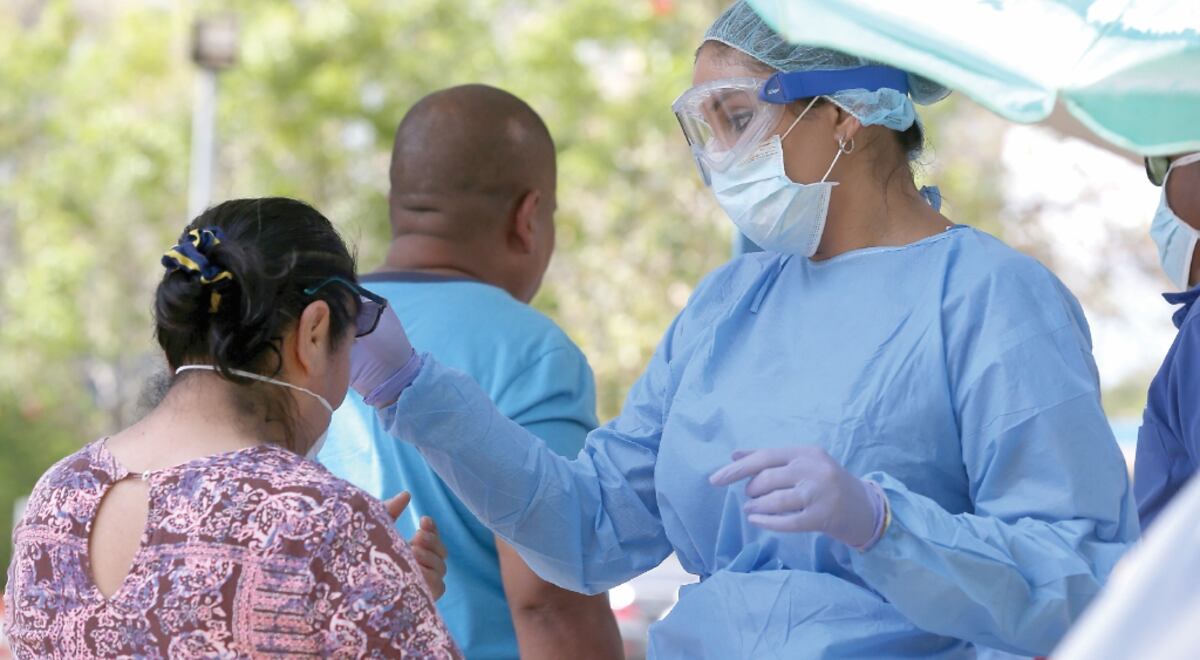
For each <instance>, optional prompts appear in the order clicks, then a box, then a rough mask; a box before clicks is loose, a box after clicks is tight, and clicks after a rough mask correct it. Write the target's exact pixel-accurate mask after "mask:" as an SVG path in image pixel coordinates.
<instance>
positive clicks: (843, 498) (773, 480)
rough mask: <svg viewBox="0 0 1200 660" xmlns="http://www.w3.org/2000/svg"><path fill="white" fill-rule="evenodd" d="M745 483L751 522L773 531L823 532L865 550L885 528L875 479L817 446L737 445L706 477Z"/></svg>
mask: <svg viewBox="0 0 1200 660" xmlns="http://www.w3.org/2000/svg"><path fill="white" fill-rule="evenodd" d="M746 478H750V481H749V482H747V483H746V497H748V498H750V499H749V501H747V502H746V504H745V506H744V507H743V510H744V511H745V512H746V514H747V520H749V521H750V523H751V524H753V525H757V526H759V527H763V528H765V529H770V530H774V531H776V532H823V533H825V534H828V535H829V536H832V537H833V538H835V539H837V540H839V541H841V542H842V543H845V544H846V545H849V546H851V547H854V548H857V549H859V550H865V549H867V548H869V547H870V546H872V545H874V543H875V541H877V540H879V537H880V536H882V534H883V532H884V524H883V523H884V521H885V520H886V516H885V514H886V510H887V509H886V501H885V499H884V495H883V491H882V489H880V488H879V486H878V485H876V484H875V483H874V482H870V481H865V480H863V479H859V478H858V477H856V476H854V475H852V474H850V473H849V472H847V471H846V469H845V468H843V467H842V466H841V465H839V464H838V462H837V461H835V460H833V458H832V457H831V456H830V455H829V454H827V453H826V452H825V450H823V449H821V448H819V447H780V448H777V449H756V450H754V451H736V452H734V453H733V463H730V464H729V465H726V466H725V467H723V468H721V469H720V470H717V471H716V472H715V473H713V475H712V476H711V477H709V483H711V484H712V485H714V486H728V485H730V484H732V483H734V482H737V481H741V480H742V479H746Z"/></svg>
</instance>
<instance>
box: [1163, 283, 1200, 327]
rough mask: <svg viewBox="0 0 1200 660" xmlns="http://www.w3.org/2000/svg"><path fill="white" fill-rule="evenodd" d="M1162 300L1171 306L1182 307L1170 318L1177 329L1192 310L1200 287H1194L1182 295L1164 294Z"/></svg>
mask: <svg viewBox="0 0 1200 660" xmlns="http://www.w3.org/2000/svg"><path fill="white" fill-rule="evenodd" d="M1163 298H1164V299H1165V300H1166V301H1167V302H1168V303H1171V304H1172V305H1183V307H1180V308H1179V309H1177V310H1175V314H1174V315H1173V316H1172V317H1171V321H1172V322H1173V323H1174V324H1175V327H1176V328H1178V327H1180V326H1182V325H1183V321H1184V319H1186V318H1187V317H1188V312H1190V311H1191V310H1192V306H1193V305H1194V304H1195V303H1196V299H1197V298H1200V285H1196V286H1195V287H1192V288H1191V289H1188V290H1187V291H1184V292H1182V293H1164V294H1163Z"/></svg>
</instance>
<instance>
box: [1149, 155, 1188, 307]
mask: <svg viewBox="0 0 1200 660" xmlns="http://www.w3.org/2000/svg"><path fill="white" fill-rule="evenodd" d="M1197 162H1200V153H1194V154H1190V155H1188V156H1184V157H1183V158H1180V159H1179V160H1176V161H1173V162H1172V163H1171V167H1170V168H1169V169H1167V174H1166V176H1165V177H1163V185H1162V198H1161V199H1160V200H1159V202H1158V211H1157V212H1156V213H1155V214H1154V222H1152V223H1151V224H1150V238H1152V239H1154V244H1155V245H1157V246H1158V261H1159V263H1160V264H1161V265H1162V269H1163V272H1165V273H1166V274H1167V277H1168V278H1170V279H1171V282H1172V283H1173V284H1174V285H1175V287H1176V288H1177V289H1179V290H1180V291H1183V290H1185V289H1187V288H1188V278H1189V276H1190V275H1191V272H1192V254H1193V253H1194V252H1195V251H1196V242H1197V239H1200V231H1196V229H1195V228H1193V227H1192V226H1191V225H1189V224H1187V223H1186V222H1184V221H1183V220H1180V219H1179V216H1178V215H1176V214H1175V212H1174V211H1172V210H1171V205H1170V204H1168V203H1167V181H1168V180H1169V179H1170V178H1171V172H1172V171H1173V170H1174V169H1175V168H1176V167H1183V166H1184V165H1190V164H1192V163H1197Z"/></svg>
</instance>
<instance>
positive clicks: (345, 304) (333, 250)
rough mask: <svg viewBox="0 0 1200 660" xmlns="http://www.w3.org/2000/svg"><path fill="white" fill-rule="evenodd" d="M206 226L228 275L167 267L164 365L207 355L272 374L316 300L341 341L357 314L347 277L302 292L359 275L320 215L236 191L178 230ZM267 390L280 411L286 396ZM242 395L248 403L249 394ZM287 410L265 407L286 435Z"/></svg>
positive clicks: (228, 365)
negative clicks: (282, 346) (216, 234)
mask: <svg viewBox="0 0 1200 660" xmlns="http://www.w3.org/2000/svg"><path fill="white" fill-rule="evenodd" d="M208 227H216V228H217V229H219V230H220V233H221V239H220V242H219V244H216V245H213V246H211V247H206V249H205V250H203V253H204V254H203V256H204V257H205V258H206V259H207V260H208V262H209V263H210V264H212V265H213V266H215V267H217V268H219V269H221V270H223V271H228V272H229V273H230V274H231V275H232V277H230V278H226V279H223V280H221V281H214V282H212V283H207V284H206V283H204V282H202V281H201V277H200V274H199V273H197V272H193V271H189V270H187V269H183V268H175V269H168V271H167V273H166V274H165V275H164V276H163V279H162V282H160V283H159V285H158V290H157V292H156V294H155V301H154V322H155V330H154V332H155V337H156V338H157V339H158V343H159V345H160V346H162V349H163V351H164V352H165V353H166V358H167V363H168V365H169V367H170V369H172V370H174V369H176V368H177V367H179V366H181V365H185V364H211V365H213V366H214V367H215V368H216V369H217V370H218V371H219V372H220V374H221V375H222V376H223V377H225V378H226V379H228V380H230V381H233V382H235V383H238V384H240V385H251V384H252V383H253V381H251V380H249V379H246V378H242V377H240V376H237V375H236V374H234V373H233V370H235V369H237V370H243V371H250V372H253V373H259V374H264V375H268V376H273V375H276V374H278V373H279V371H280V370H281V369H282V366H283V362H282V356H281V355H280V353H279V345H278V342H279V340H280V339H281V338H282V337H283V335H284V334H285V333H286V331H287V330H288V329H289V327H290V326H291V325H293V324H294V323H295V322H296V321H297V320H298V319H299V318H300V314H301V313H302V312H303V311H304V308H305V307H307V306H308V305H309V304H310V303H312V302H313V301H315V300H324V301H325V302H326V303H327V304H328V305H329V308H330V311H331V314H330V330H331V336H332V340H333V342H334V347H336V346H337V342H339V341H341V340H342V339H343V337H344V336H345V335H346V331H347V329H348V328H349V327H350V326H351V325H352V324H353V323H354V317H355V315H356V314H357V313H358V301H357V298H355V297H354V296H353V295H352V294H351V293H350V292H349V291H347V290H346V289H345V288H343V287H323V288H321V289H320V290H319V291H317V292H316V293H315V294H314V295H308V294H306V293H305V292H304V290H305V289H306V288H308V287H311V286H314V285H316V284H319V283H320V282H322V281H323V280H325V279H327V278H330V277H342V278H345V279H347V280H349V281H351V282H354V281H357V277H356V276H355V267H354V258H353V257H352V256H351V255H350V252H349V250H347V248H346V244H345V243H344V242H343V241H342V239H341V237H340V236H338V233H337V231H336V230H335V229H334V228H333V225H332V224H331V223H330V222H329V220H328V219H326V218H325V216H323V215H321V214H320V213H319V212H318V211H317V210H316V209H314V208H313V207H311V206H309V205H308V204H305V203H304V202H300V201H297V200H294V199H288V198H284V197H264V198H260V199H235V200H230V201H227V202H224V203H222V204H218V205H217V206H214V207H212V208H210V209H208V210H207V211H205V212H204V213H203V214H201V215H200V216H199V217H197V218H196V219H195V220H193V221H192V222H191V223H189V224H188V226H187V227H186V228H185V229H184V231H183V234H182V236H181V238H180V240H181V241H183V240H185V239H186V237H187V235H188V233H189V232H190V231H192V230H198V229H204V228H208ZM214 294H216V295H217V296H219V298H214ZM268 387H270V386H268ZM277 394H278V395H282V394H284V393H282V392H279V393H277ZM239 398H240V397H239ZM271 398H272V399H274V400H275V401H274V403H273V404H270V407H271V408H275V410H272V412H275V413H278V412H280V411H279V410H278V404H279V403H280V402H284V401H290V399H287V398H284V397H281V396H272V397H271ZM242 403H243V406H244V407H245V406H248V407H250V408H253V403H252V402H242ZM283 412H284V413H285V414H283V415H282V416H278V415H269V417H272V418H275V419H273V421H277V422H282V423H283V424H284V426H285V428H286V429H287V431H288V434H287V435H288V436H289V437H290V436H291V430H292V429H291V427H290V424H288V415H286V409H285V410H284V411H283Z"/></svg>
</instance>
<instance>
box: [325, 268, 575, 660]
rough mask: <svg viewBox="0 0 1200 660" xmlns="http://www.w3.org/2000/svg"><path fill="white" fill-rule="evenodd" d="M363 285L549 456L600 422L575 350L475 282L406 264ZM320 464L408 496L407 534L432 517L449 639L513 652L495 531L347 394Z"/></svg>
mask: <svg viewBox="0 0 1200 660" xmlns="http://www.w3.org/2000/svg"><path fill="white" fill-rule="evenodd" d="M361 281H362V283H363V285H364V286H366V287H367V288H369V289H371V290H372V291H375V292H377V293H379V294H380V295H382V296H384V297H386V298H387V299H388V301H389V303H390V304H391V305H392V307H393V308H394V309H395V311H396V315H397V316H399V317H400V320H401V321H402V322H403V323H404V328H405V330H406V331H407V332H408V336H409V338H410V339H411V340H412V343H413V346H415V347H416V349H417V350H418V351H421V352H428V353H430V354H432V355H433V356H434V357H435V358H436V359H437V360H438V362H440V363H441V364H444V365H447V366H450V367H453V368H455V369H458V370H459V371H462V372H465V373H466V374H468V375H469V376H471V377H472V378H474V379H475V381H476V382H478V383H479V384H480V385H481V386H482V387H483V389H484V391H485V392H487V393H488V395H489V396H490V397H491V399H492V401H494V402H495V404H496V406H497V407H498V408H499V409H500V411H501V412H502V413H503V414H504V415H506V416H507V417H509V418H511V419H513V420H514V421H516V422H517V423H518V424H520V425H521V426H523V427H524V428H526V429H528V430H529V431H530V432H531V433H533V434H534V435H536V436H538V437H540V438H541V439H542V440H544V441H545V442H546V444H547V445H548V446H549V447H550V448H551V449H552V450H554V451H555V452H557V453H559V454H562V455H564V456H567V457H570V458H574V457H575V456H576V455H577V454H578V453H579V450H580V449H581V448H582V447H583V443H584V439H585V438H586V436H587V433H588V431H590V430H591V429H593V428H595V427H596V425H597V423H596V413H595V407H596V404H595V400H596V393H595V384H594V382H593V379H592V371H591V368H590V367H589V366H588V363H587V360H586V359H585V358H584V356H583V353H581V352H580V350H579V349H578V348H577V347H576V346H575V344H574V343H572V342H571V340H570V339H569V338H568V337H567V335H566V334H565V333H564V332H563V331H562V330H561V329H559V327H558V326H556V325H555V324H554V322H553V321H551V320H550V319H548V318H546V317H545V316H544V315H542V314H540V313H539V312H537V311H536V310H534V309H533V308H532V307H530V306H528V305H525V304H523V303H521V302H519V301H517V300H516V299H514V298H513V297H512V296H510V295H509V294H508V293H506V292H505V291H503V290H501V289H499V288H496V287H493V286H490V285H487V284H482V283H480V282H476V281H471V280H464V279H454V278H446V277H441V276H434V275H429V274H422V273H411V272H404V273H385V274H379V275H367V276H364V277H362V278H361ZM320 461H321V462H322V463H324V464H325V465H326V466H327V467H328V468H329V469H330V470H331V471H333V473H334V474H336V475H338V476H339V477H342V478H344V479H346V480H348V481H350V482H352V483H354V484H355V485H357V486H359V487H360V488H363V489H364V490H366V491H367V492H369V493H371V494H372V495H375V496H377V497H380V498H387V497H391V496H393V495H395V494H396V493H399V492H400V491H402V490H408V491H410V492H411V493H412V504H411V505H410V506H409V507H408V510H407V511H405V512H404V515H403V516H401V518H400V520H399V521H398V522H397V524H396V527H397V529H399V530H400V533H401V534H402V535H403V536H404V537H405V538H411V537H412V536H413V534H414V533H415V532H416V530H417V526H418V521H419V520H420V516H430V517H431V518H433V519H434V521H436V522H437V525H438V529H439V530H440V532H441V535H442V540H443V542H444V543H445V544H446V548H447V549H448V551H449V555H450V556H449V558H448V559H447V562H446V563H447V573H446V594H445V595H444V596H442V598H441V599H440V600H439V601H438V603H437V605H438V610H439V611H440V612H441V614H442V617H443V618H445V620H446V625H447V627H448V628H449V629H450V633H451V634H452V635H453V636H454V639H455V641H457V642H458V644H459V645H460V646H461V647H462V650H463V652H464V653H465V654H466V656H467V657H468V658H470V659H471V660H476V659H483V658H516V657H517V655H518V653H517V638H516V633H515V631H514V630H513V623H512V616H511V615H510V613H509V609H508V601H507V600H506V599H505V596H504V585H503V582H502V581H501V577H500V565H499V558H498V557H497V554H496V543H495V537H494V535H493V534H492V532H490V531H488V529H487V528H486V527H484V526H483V525H482V524H481V523H480V522H479V521H478V520H477V519H476V518H475V516H474V515H472V514H471V512H470V511H468V510H467V508H466V507H465V506H464V505H463V504H462V502H460V501H459V500H458V498H457V497H455V496H454V494H453V493H452V492H451V491H450V489H449V488H447V487H446V485H445V484H444V483H443V482H442V480H441V479H440V478H439V477H438V476H437V475H436V474H434V472H433V470H432V469H430V468H429V466H428V465H427V464H426V462H425V460H424V459H423V458H422V457H421V455H420V454H419V453H418V452H417V451H416V450H415V449H413V448H412V447H411V446H410V445H409V444H408V443H405V442H400V441H397V440H396V439H395V438H392V437H391V436H389V435H388V433H387V432H386V431H385V430H384V429H383V428H382V427H381V426H380V423H379V420H378V419H377V417H376V414H375V410H374V409H372V408H370V407H368V406H366V405H365V404H364V403H363V402H362V398H361V397H359V396H357V395H356V394H355V393H354V392H350V393H348V394H347V396H346V401H345V403H343V404H342V406H341V407H340V408H339V409H338V411H337V413H336V414H334V416H333V422H332V424H331V425H330V428H329V439H328V441H327V442H326V445H325V447H324V449H323V450H322V451H321V454H320Z"/></svg>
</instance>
